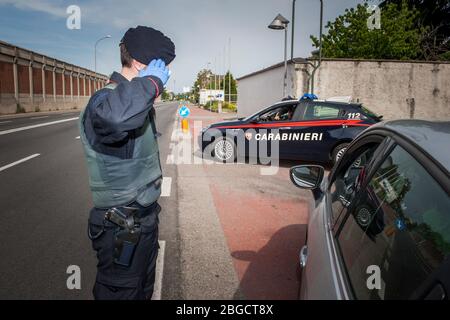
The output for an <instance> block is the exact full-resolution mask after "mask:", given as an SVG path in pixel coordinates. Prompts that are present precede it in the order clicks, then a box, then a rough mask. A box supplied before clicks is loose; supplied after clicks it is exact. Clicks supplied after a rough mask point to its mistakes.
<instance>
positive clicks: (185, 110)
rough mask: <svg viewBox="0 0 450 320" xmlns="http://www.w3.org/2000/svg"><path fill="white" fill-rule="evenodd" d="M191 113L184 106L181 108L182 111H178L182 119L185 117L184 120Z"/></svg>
mask: <svg viewBox="0 0 450 320" xmlns="http://www.w3.org/2000/svg"><path fill="white" fill-rule="evenodd" d="M190 113H191V110H189V108H188V107H186V106H182V107H181V108H180V110H178V114H179V115H180V117H183V118H186V117H187V116H189V114H190Z"/></svg>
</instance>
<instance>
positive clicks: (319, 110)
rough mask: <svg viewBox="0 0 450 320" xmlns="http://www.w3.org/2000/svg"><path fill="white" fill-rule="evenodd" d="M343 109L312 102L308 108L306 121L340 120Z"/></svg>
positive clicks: (305, 115)
mask: <svg viewBox="0 0 450 320" xmlns="http://www.w3.org/2000/svg"><path fill="white" fill-rule="evenodd" d="M341 114H342V112H341V108H339V107H337V106H334V105H331V104H322V103H314V102H312V103H311V104H309V105H308V106H307V107H306V110H305V114H304V116H303V119H304V120H322V119H338V118H340V117H341Z"/></svg>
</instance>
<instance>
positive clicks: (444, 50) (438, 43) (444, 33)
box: [380, 0, 450, 60]
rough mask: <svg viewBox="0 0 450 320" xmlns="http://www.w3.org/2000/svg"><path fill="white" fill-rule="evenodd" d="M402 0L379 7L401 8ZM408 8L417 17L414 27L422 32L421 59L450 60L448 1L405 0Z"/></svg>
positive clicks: (386, 2) (388, 0) (385, 3)
mask: <svg viewBox="0 0 450 320" xmlns="http://www.w3.org/2000/svg"><path fill="white" fill-rule="evenodd" d="M402 3H403V0H383V1H382V2H381V4H380V7H382V8H384V7H385V6H387V5H389V4H396V5H397V6H401V5H402ZM406 3H407V4H408V7H409V8H415V9H416V10H417V11H418V12H419V15H418V16H417V18H416V20H415V22H414V23H415V26H416V27H417V28H422V29H423V30H424V32H423V34H422V38H421V41H420V43H421V49H422V51H421V58H422V59H425V60H450V3H449V0H407V1H406Z"/></svg>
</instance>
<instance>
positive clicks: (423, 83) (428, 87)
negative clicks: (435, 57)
mask: <svg viewBox="0 0 450 320" xmlns="http://www.w3.org/2000/svg"><path fill="white" fill-rule="evenodd" d="M289 67H290V68H289V70H288V73H289V76H288V79H290V82H288V94H292V95H294V96H296V97H300V96H301V95H302V94H303V93H305V92H307V91H308V88H309V87H308V80H309V75H310V74H311V72H312V67H311V66H310V65H308V64H304V63H293V62H291V63H290V64H289ZM282 73H283V66H282V65H276V66H273V67H271V68H268V69H266V70H262V71H259V72H256V73H254V74H251V75H248V76H244V77H242V78H240V79H238V81H239V82H238V83H239V87H238V115H239V116H246V115H249V114H251V113H253V112H255V111H257V110H259V109H261V107H263V106H266V105H270V104H271V103H273V102H275V101H279V100H280V99H281V98H282V91H281V88H282V81H283V78H282ZM280 75H281V76H280ZM314 87H315V90H314V91H315V93H316V94H317V95H318V96H319V98H320V99H326V98H328V97H332V96H352V97H353V101H355V102H361V103H363V104H364V105H365V106H366V107H368V108H369V109H371V110H373V111H374V112H376V113H378V114H382V115H384V117H385V119H387V120H389V119H401V118H414V119H427V120H450V63H428V62H402V61H369V60H331V59H326V60H324V61H323V62H322V66H321V67H320V68H319V69H318V70H317V72H316V74H315V79H314ZM289 90H290V91H289ZM260 91H263V94H261V95H260V94H256V95H255V94H254V92H258V93H259V92H260Z"/></svg>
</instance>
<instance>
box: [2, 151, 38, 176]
mask: <svg viewBox="0 0 450 320" xmlns="http://www.w3.org/2000/svg"><path fill="white" fill-rule="evenodd" d="M40 155H41V154H40V153H35V154H33V155H31V156H28V157H26V158H23V159H20V160H17V161H14V162H12V163H10V164H7V165H6V166H3V167H1V168H0V172H1V171H3V170H6V169H9V168H11V167H14V166H16V165H18V164H20V163H23V162H25V161H28V160H31V159H33V158H36V157H38V156H40Z"/></svg>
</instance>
